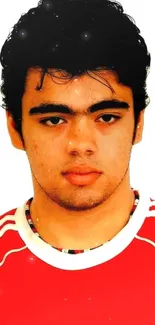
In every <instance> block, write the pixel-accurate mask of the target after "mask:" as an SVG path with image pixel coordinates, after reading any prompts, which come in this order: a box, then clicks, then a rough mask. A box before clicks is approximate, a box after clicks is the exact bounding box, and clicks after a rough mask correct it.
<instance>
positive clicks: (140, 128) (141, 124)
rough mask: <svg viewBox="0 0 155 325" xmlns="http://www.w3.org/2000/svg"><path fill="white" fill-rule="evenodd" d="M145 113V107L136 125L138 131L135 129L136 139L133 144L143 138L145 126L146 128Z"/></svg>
mask: <svg viewBox="0 0 155 325" xmlns="http://www.w3.org/2000/svg"><path fill="white" fill-rule="evenodd" d="M144 113H145V110H144V109H143V110H142V111H141V112H140V114H139V119H138V123H137V126H136V131H135V140H134V143H133V144H137V143H139V142H141V140H142V136H143V128H144Z"/></svg>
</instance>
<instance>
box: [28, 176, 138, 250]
mask: <svg viewBox="0 0 155 325" xmlns="http://www.w3.org/2000/svg"><path fill="white" fill-rule="evenodd" d="M133 203H134V193H133V191H132V190H131V188H130V185H129V181H128V179H127V178H126V179H125V180H124V182H122V183H121V184H120V186H119V187H118V188H117V190H116V191H115V192H114V193H113V194H112V195H111V196H110V197H109V198H108V199H107V200H106V201H105V202H103V203H102V204H101V205H100V206H98V207H96V208H94V209H92V210H87V211H84V212H81V211H68V210H66V209H64V208H63V207H61V206H59V205H57V204H56V203H55V202H53V201H52V200H51V199H49V197H48V196H47V195H45V194H44V193H43V192H41V191H37V190H36V191H35V195H34V199H33V201H32V203H31V206H30V213H31V218H32V220H33V223H34V225H35V227H36V229H37V231H38V233H39V234H40V236H41V237H42V238H43V239H44V240H45V241H46V242H48V243H49V244H51V245H52V246H54V247H57V248H64V249H89V248H94V247H97V246H99V245H102V244H103V243H104V242H107V241H109V240H110V239H112V238H113V237H114V236H115V235H116V234H117V233H118V232H119V231H120V230H121V229H122V228H123V227H124V226H125V225H126V224H127V222H128V220H129V218H130V213H131V209H132V206H133Z"/></svg>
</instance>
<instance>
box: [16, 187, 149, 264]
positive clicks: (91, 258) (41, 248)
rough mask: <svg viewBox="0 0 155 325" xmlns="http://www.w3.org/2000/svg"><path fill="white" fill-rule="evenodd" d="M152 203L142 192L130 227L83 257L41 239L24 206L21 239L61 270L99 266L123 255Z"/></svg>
mask: <svg viewBox="0 0 155 325" xmlns="http://www.w3.org/2000/svg"><path fill="white" fill-rule="evenodd" d="M149 203H150V199H149V198H148V197H146V194H145V193H142V192H140V199H139V204H138V206H137V208H136V209H135V212H134V213H133V215H132V217H131V218H130V220H129V222H128V223H127V225H126V226H125V227H124V228H123V229H122V230H121V231H120V232H119V233H118V234H117V235H116V236H115V237H114V238H113V239H112V240H110V241H109V242H107V243H105V244H104V245H102V246H100V247H98V248H96V249H94V250H89V251H87V252H84V253H83V254H66V253H65V252H60V251H59V250H57V249H55V248H53V247H52V246H51V245H49V244H48V243H46V242H45V241H43V240H42V239H41V238H40V237H38V236H37V235H36V234H35V233H34V232H33V231H32V229H31V227H30V225H29V223H28V221H27V218H26V215H25V204H24V205H23V206H21V207H19V208H17V210H16V212H15V216H16V218H15V220H16V225H17V230H18V232H19V235H20V237H21V238H22V240H23V241H24V242H25V244H26V246H27V248H28V249H29V250H30V251H31V252H32V253H33V254H34V255H35V256H36V257H38V258H39V259H41V260H42V261H44V262H45V263H47V264H49V265H51V266H54V267H56V268H59V269H63V270H82V269H87V268H90V267H93V266H96V265H100V264H102V263H104V262H107V261H109V260H110V259H112V258H114V257H116V256H117V255H118V254H120V253H121V252H122V251H123V250H124V249H125V248H126V247H127V246H128V245H129V244H130V243H131V242H132V240H133V239H134V237H135V235H136V234H137V232H138V231H139V229H140V228H141V226H142V224H143V222H144V220H145V218H146V215H147V213H148V209H149Z"/></svg>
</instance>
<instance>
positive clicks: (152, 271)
mask: <svg viewBox="0 0 155 325" xmlns="http://www.w3.org/2000/svg"><path fill="white" fill-rule="evenodd" d="M25 211H26V204H24V205H23V206H22V207H20V208H18V209H14V210H12V211H10V212H8V213H6V214H5V215H3V216H1V217H0V324H2V325H32V324H35V325H41V324H43V325H44V324H45V325H60V324H61V325H76V324H78V325H80V324H81V325H107V324H115V325H129V324H130V325H136V324H137V325H155V201H152V200H150V199H149V198H148V197H147V195H145V194H144V193H140V199H139V202H138V205H137V207H136V209H135V211H134V213H133V214H132V216H131V218H130V220H129V222H128V224H127V225H126V226H125V227H124V228H123V229H122V230H121V231H120V233H118V234H117V235H116V236H115V237H114V238H113V239H112V240H111V241H109V242H108V243H105V244H104V245H102V246H101V247H98V248H96V249H93V250H90V251H87V252H84V253H81V254H67V253H65V252H61V251H59V250H57V249H55V248H53V247H51V246H50V245H49V244H47V243H46V242H44V241H43V240H42V239H41V238H40V237H39V236H38V235H37V234H36V233H35V232H34V231H33V229H32V227H31V226H30V223H29V222H28V218H27V215H26V213H25Z"/></svg>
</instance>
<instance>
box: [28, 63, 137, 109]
mask: <svg viewBox="0 0 155 325" xmlns="http://www.w3.org/2000/svg"><path fill="white" fill-rule="evenodd" d="M41 76H42V71H41V69H37V68H36V69H30V70H29V71H28V74H27V78H26V86H25V93H24V96H23V104H24V106H26V107H27V108H29V107H31V106H36V105H39V103H42V102H47V101H48V102H50V101H51V102H57V103H63V104H67V105H71V106H72V107H73V108H74V105H76V106H78V105H79V107H84V106H85V107H87V106H88V105H91V104H92V103H93V102H97V101H99V100H104V99H105V100H106V99H119V100H122V101H127V102H128V103H129V105H130V106H132V105H133V95H132V90H131V89H130V88H129V87H127V86H124V85H122V84H120V83H119V81H118V77H117V74H116V73H114V72H111V71H98V72H89V75H87V74H86V75H83V76H79V77H75V78H73V79H71V78H68V79H67V77H68V76H67V74H66V72H65V71H62V72H60V71H59V72H58V71H54V70H49V71H48V74H45V77H44V81H43V85H42V88H41V90H39V91H38V90H36V87H37V86H39V85H40V82H41Z"/></svg>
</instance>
